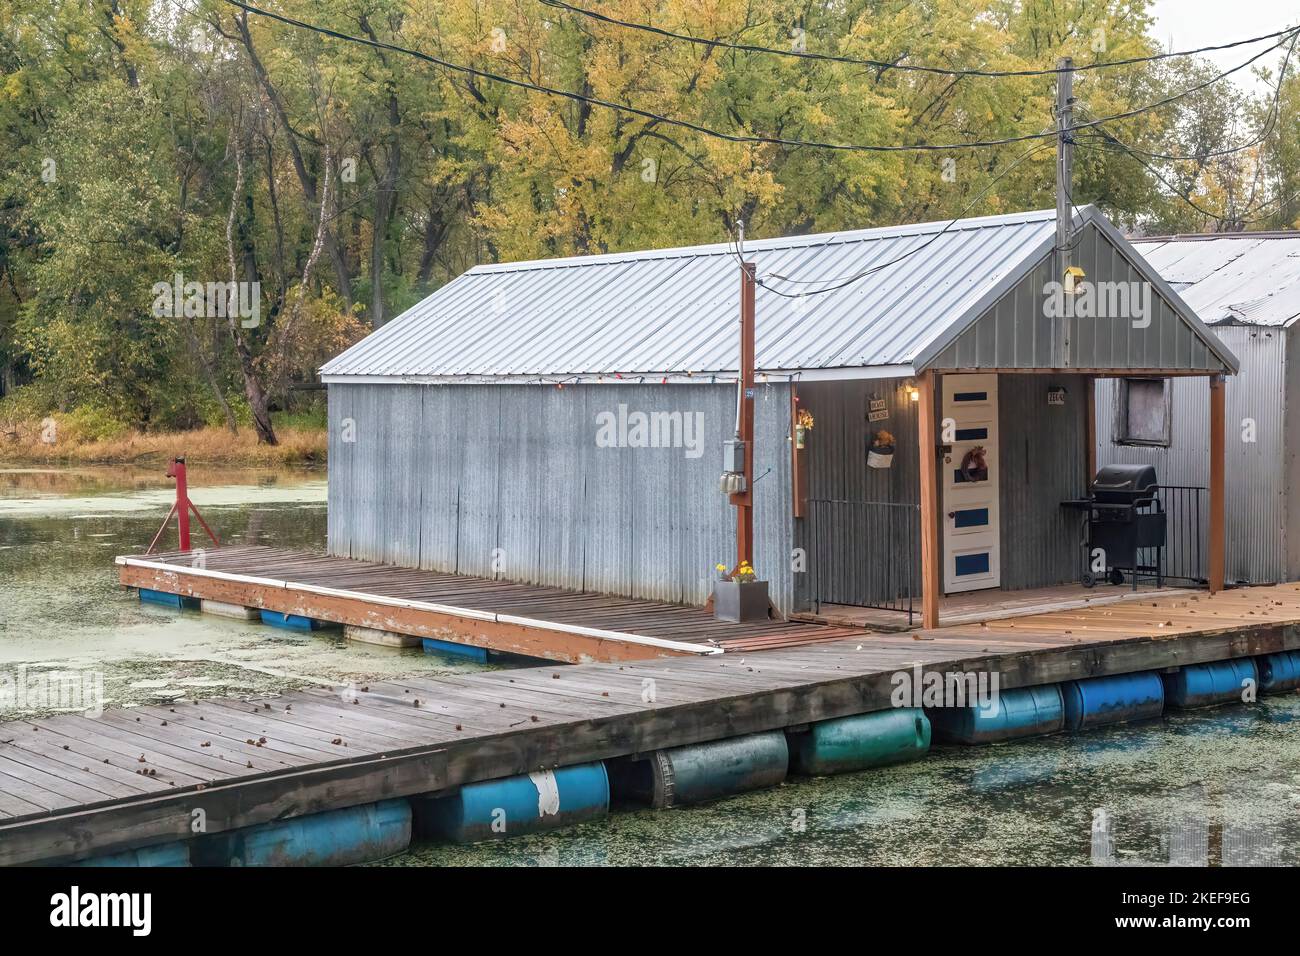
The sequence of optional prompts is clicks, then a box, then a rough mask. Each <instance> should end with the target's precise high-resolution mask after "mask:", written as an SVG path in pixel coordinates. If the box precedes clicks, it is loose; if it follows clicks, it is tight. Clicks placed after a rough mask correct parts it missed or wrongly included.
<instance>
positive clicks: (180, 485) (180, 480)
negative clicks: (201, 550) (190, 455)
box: [167, 458, 190, 551]
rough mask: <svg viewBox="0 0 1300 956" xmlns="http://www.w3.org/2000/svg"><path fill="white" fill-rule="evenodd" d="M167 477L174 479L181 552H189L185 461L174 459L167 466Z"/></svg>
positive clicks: (188, 514) (188, 505) (188, 508)
mask: <svg viewBox="0 0 1300 956" xmlns="http://www.w3.org/2000/svg"><path fill="white" fill-rule="evenodd" d="M167 477H168V478H175V479H176V524H177V527H178V528H180V539H181V550H182V551H188V550H190V493H189V486H188V485H187V484H186V482H185V459H184V458H176V459H174V460H173V461H172V463H171V464H170V465H168V466H167Z"/></svg>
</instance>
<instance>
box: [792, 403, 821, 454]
mask: <svg viewBox="0 0 1300 956" xmlns="http://www.w3.org/2000/svg"><path fill="white" fill-rule="evenodd" d="M815 424H817V423H816V421H814V420H813V416H812V412H810V411H808V409H806V408H801V409H799V414H798V415H796V416H795V420H794V447H795V448H800V449H802V448H803V447H804V445H805V443H806V442H807V441H808V433H809V432H810V431H812V430H813V426H814V425H815Z"/></svg>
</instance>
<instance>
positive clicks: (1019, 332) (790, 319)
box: [321, 206, 1236, 382]
mask: <svg viewBox="0 0 1300 956" xmlns="http://www.w3.org/2000/svg"><path fill="white" fill-rule="evenodd" d="M1075 226H1076V228H1077V229H1078V230H1080V239H1079V244H1078V247H1077V249H1076V251H1075V253H1074V254H1075V255H1076V256H1077V257H1078V259H1079V261H1080V262H1082V263H1084V264H1085V266H1086V268H1087V271H1088V274H1089V276H1094V275H1096V274H1097V273H1099V272H1100V273H1104V274H1103V275H1102V276H1100V277H1101V278H1106V277H1107V276H1112V275H1113V277H1114V278H1117V279H1118V278H1121V277H1122V278H1123V279H1125V280H1129V279H1141V280H1143V281H1145V282H1147V283H1149V284H1150V285H1151V286H1152V287H1153V288H1154V290H1155V294H1154V298H1155V300H1156V302H1155V306H1156V312H1157V315H1156V319H1157V321H1156V322H1155V324H1154V326H1153V327H1152V328H1150V329H1149V330H1143V331H1141V332H1138V331H1134V330H1133V329H1132V328H1131V325H1132V323H1131V322H1129V321H1128V320H1127V319H1125V320H1123V321H1119V320H1116V321H1115V322H1113V323H1110V324H1106V323H1091V324H1089V325H1088V326H1087V328H1084V329H1081V330H1080V332H1079V333H1078V334H1077V335H1076V339H1077V345H1076V346H1074V347H1075V348H1076V358H1078V359H1080V360H1079V361H1075V362H1073V363H1071V364H1072V365H1073V366H1074V367H1077V368H1110V367H1117V368H1139V367H1141V368H1150V369H1162V368H1169V369H1174V370H1184V371H1186V370H1209V371H1235V368H1236V360H1235V358H1234V357H1233V356H1232V354H1231V353H1230V352H1229V351H1228V350H1227V349H1226V348H1224V347H1223V345H1222V344H1221V343H1220V342H1218V340H1217V339H1216V338H1215V337H1214V336H1213V335H1212V334H1210V333H1209V332H1208V331H1207V330H1206V329H1205V327H1204V326H1203V325H1202V324H1201V323H1200V321H1199V320H1198V319H1197V317H1196V315H1195V313H1194V312H1193V311H1192V310H1191V309H1190V308H1188V307H1187V306H1186V305H1185V304H1184V303H1183V302H1182V301H1181V299H1179V297H1178V295H1177V294H1176V293H1175V292H1174V291H1173V290H1172V289H1171V288H1169V286H1168V285H1167V284H1166V283H1164V281H1163V280H1161V279H1160V277H1159V275H1158V274H1156V272H1155V271H1154V270H1153V269H1151V268H1150V267H1149V266H1147V265H1146V264H1145V262H1144V261H1143V259H1142V257H1141V256H1140V255H1138V254H1137V253H1136V252H1134V251H1133V249H1132V247H1130V246H1128V244H1127V242H1126V241H1125V240H1124V238H1123V237H1122V236H1121V235H1120V234H1119V232H1118V231H1117V230H1116V229H1115V227H1114V226H1112V225H1111V224H1110V222H1109V221H1107V220H1106V218H1105V216H1103V215H1102V214H1101V213H1100V212H1098V211H1097V210H1096V209H1095V208H1093V207H1091V206H1087V207H1084V208H1083V209H1082V210H1079V211H1078V213H1077V214H1076V220H1075ZM1055 228H1056V227H1055V212H1054V210H1041V211H1035V212H1024V213H1014V214H1011V215H1001V216H987V217H982V218H974V219H964V220H959V221H957V222H955V223H953V222H936V223H925V224H920V225H911V226H891V227H888V228H878V229H862V230H855V231H851V232H837V233H825V234H821V235H813V236H796V237H789V238H781V239H765V240H759V241H752V242H746V243H745V247H744V257H745V259H746V260H748V261H753V262H755V263H756V264H757V269H758V276H759V283H760V285H759V288H758V290H757V295H756V315H757V323H756V325H757V333H756V353H757V355H756V358H757V362H756V364H757V368H758V369H759V371H760V372H767V373H775V374H782V373H785V374H797V375H800V376H804V377H807V378H813V377H827V378H834V377H856V376H857V375H863V374H864V373H865V374H866V375H867V376H868V377H869V376H870V375H908V374H912V373H913V372H915V371H919V370H920V369H922V368H931V367H932V368H958V367H961V368H967V367H971V368H1010V367H1015V368H1046V367H1052V365H1053V361H1052V356H1053V355H1054V354H1055V353H1054V352H1053V344H1052V339H1053V336H1057V335H1059V334H1060V333H1059V332H1056V331H1054V327H1053V325H1052V320H1050V319H1047V318H1046V317H1045V316H1044V315H1043V314H1042V313H1043V308H1042V289H1043V287H1044V285H1045V283H1047V282H1049V281H1050V280H1051V279H1052V278H1053V273H1052V271H1051V259H1052V250H1053V248H1054V245H1055ZM846 277H855V278H854V281H849V282H845V281H843V280H844V279H845V278H846ZM739 286H740V271H739V268H738V260H737V256H736V250H735V248H734V246H732V245H730V244H725V243H724V244H718V245H707V246H690V247H685V248H676V249H659V250H650V251H644V252H624V253H611V254H607V255H596V256H581V257H573V258H564V259H548V260H539V261H533V262H516V263H508V264H501V265H484V266H477V267H475V268H473V269H470V270H469V271H468V272H466V273H464V274H462V275H461V276H459V277H457V278H456V279H454V280H453V281H452V282H449V283H448V284H447V285H445V286H443V287H442V288H440V289H439V290H437V291H436V292H434V293H433V294H432V295H430V296H429V297H428V298H426V299H425V300H424V301H422V302H420V303H419V304H418V305H415V306H413V307H412V308H410V309H408V310H407V311H406V312H404V313H402V314H401V315H400V316H398V317H397V318H395V319H394V320H393V321H392V322H390V323H388V324H387V325H385V326H383V327H382V328H380V329H379V330H377V331H376V332H374V333H373V334H371V335H370V336H368V337H367V338H365V339H363V340H362V341H361V342H359V343H357V344H356V345H354V346H352V347H351V348H350V349H348V350H347V351H345V352H344V353H343V354H341V355H339V356H338V357H336V358H334V359H333V360H331V361H330V362H328V363H326V365H325V366H324V367H323V368H322V369H321V375H322V378H323V380H324V381H326V382H349V381H398V382H402V381H406V382H421V381H425V382H474V381H539V380H543V379H550V380H562V379H570V378H574V379H580V380H601V379H603V378H604V377H610V378H614V377H629V376H631V377H637V376H641V377H646V378H649V377H654V380H659V378H660V377H662V378H663V379H664V380H667V379H669V378H670V377H671V378H672V379H673V380H680V379H683V378H686V377H696V376H708V375H723V376H725V375H728V374H730V375H732V376H734V374H735V373H734V369H735V367H736V364H737V348H738V345H737V328H736V326H737V319H738V310H739ZM808 291H815V292H817V294H815V295H810V296H805V297H791V294H794V293H801V292H808ZM780 293H785V295H782V294H780ZM980 320H984V321H980Z"/></svg>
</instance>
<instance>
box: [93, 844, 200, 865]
mask: <svg viewBox="0 0 1300 956" xmlns="http://www.w3.org/2000/svg"><path fill="white" fill-rule="evenodd" d="M68 865H69V866H105V867H117V866H155V867H159V866H189V865H190V845H189V844H188V843H160V844H158V845H157V846H146V847H141V848H140V849H138V850H126V851H124V852H122V853H110V854H108V855H106V856H93V857H91V858H90V859H88V860H78V861H77V862H76V863H69V864H68Z"/></svg>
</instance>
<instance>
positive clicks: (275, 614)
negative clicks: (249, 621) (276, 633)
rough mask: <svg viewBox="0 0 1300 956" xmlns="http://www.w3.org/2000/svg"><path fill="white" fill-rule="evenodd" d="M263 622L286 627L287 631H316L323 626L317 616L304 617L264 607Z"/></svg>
mask: <svg viewBox="0 0 1300 956" xmlns="http://www.w3.org/2000/svg"><path fill="white" fill-rule="evenodd" d="M262 623H263V624H269V625H270V626H271V627H280V628H284V629H285V630H286V631H315V630H319V629H320V627H321V626H322V624H321V622H320V621H318V620H316V619H315V618H311V617H303V616H302V615H301V614H283V613H281V612H280V611H268V610H266V609H265V608H263V609H262Z"/></svg>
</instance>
